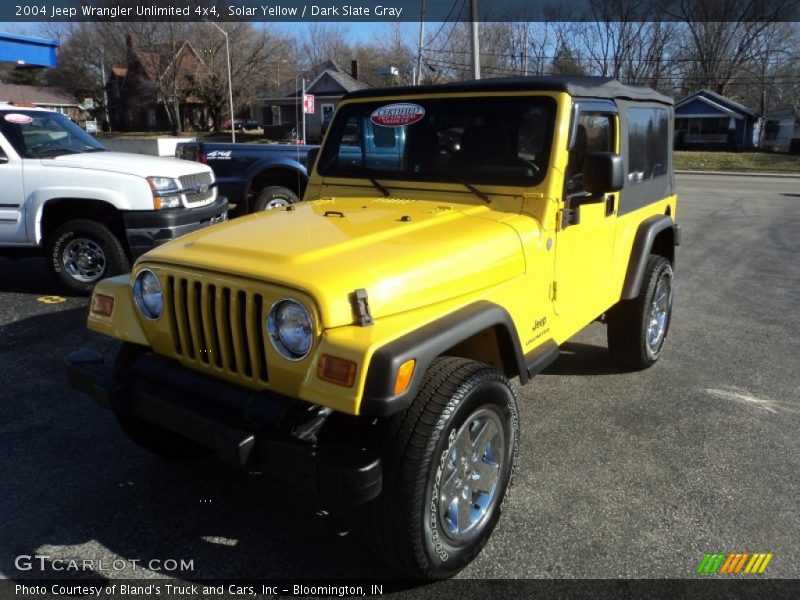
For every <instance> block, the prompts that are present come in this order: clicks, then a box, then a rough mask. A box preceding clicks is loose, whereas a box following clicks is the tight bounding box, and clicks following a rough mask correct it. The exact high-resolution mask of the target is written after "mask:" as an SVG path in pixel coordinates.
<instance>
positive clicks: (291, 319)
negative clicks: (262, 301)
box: [267, 298, 314, 360]
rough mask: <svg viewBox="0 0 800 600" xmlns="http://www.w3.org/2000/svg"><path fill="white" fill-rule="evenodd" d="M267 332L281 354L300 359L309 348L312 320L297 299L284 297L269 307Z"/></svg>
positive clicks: (305, 354) (292, 358) (290, 358)
mask: <svg viewBox="0 0 800 600" xmlns="http://www.w3.org/2000/svg"><path fill="white" fill-rule="evenodd" d="M267 333H268V334H269V339H270V340H272V345H273V346H275V349H276V350H277V351H278V352H279V353H280V355H281V356H283V357H284V358H288V359H289V360H301V359H303V358H305V357H306V356H307V355H308V352H309V350H311V342H312V341H313V336H314V321H313V319H312V318H311V314H310V313H309V312H308V310H307V309H306V307H305V306H303V305H302V304H300V303H299V302H298V301H297V300H292V299H291V298H284V299H283V300H278V301H277V302H276V303H275V304H273V305H272V307H271V308H270V309H269V315H268V316H267Z"/></svg>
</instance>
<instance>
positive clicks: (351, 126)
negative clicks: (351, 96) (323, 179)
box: [336, 115, 363, 167]
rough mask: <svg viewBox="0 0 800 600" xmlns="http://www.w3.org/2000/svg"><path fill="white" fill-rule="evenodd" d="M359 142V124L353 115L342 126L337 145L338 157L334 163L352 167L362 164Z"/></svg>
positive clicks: (360, 136) (360, 138)
mask: <svg viewBox="0 0 800 600" xmlns="http://www.w3.org/2000/svg"><path fill="white" fill-rule="evenodd" d="M361 140H362V135H361V123H360V122H359V119H358V117H357V116H355V115H353V116H351V117H350V118H349V119H347V122H346V123H345V125H344V132H343V133H342V138H341V142H340V145H339V153H338V154H339V155H338V157H337V161H336V162H337V164H338V165H339V166H342V167H352V166H359V165H361V164H362V161H363V155H362V154H363V153H362V148H361Z"/></svg>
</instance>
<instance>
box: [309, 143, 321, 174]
mask: <svg viewBox="0 0 800 600" xmlns="http://www.w3.org/2000/svg"><path fill="white" fill-rule="evenodd" d="M318 156H319V148H314V149H313V150H309V151H308V154H306V172H307V173H308V174H309V175H311V171H313V170H314V163H315V162H317V157H318Z"/></svg>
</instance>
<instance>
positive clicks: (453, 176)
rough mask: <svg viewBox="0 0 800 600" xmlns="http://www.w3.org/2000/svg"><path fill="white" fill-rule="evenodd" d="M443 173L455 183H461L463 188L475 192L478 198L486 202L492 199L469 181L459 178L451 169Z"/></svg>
mask: <svg viewBox="0 0 800 600" xmlns="http://www.w3.org/2000/svg"><path fill="white" fill-rule="evenodd" d="M444 174H445V175H447V176H448V177H449V178H450V179H452V180H453V181H455V182H456V183H460V184H461V185H463V186H464V187H465V188H467V189H468V190H469V191H470V192H472V193H473V194H475V195H476V196H477V197H478V198H480V199H481V200H483V201H484V202H487V203H488V202H491V201H492V200H491V198H489V196H488V195H487V194H486V193H485V192H482V191H480V190H479V189H478V188H476V187H475V186H474V185H472V184H471V183H470V182H468V181H464V180H463V179H461V177H459V176H458V175H456V174H455V173H453V172H451V171H445V172H444Z"/></svg>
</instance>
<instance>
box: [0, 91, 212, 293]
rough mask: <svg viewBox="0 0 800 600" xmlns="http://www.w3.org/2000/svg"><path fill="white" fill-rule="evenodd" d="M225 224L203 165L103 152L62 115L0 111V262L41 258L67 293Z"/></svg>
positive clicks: (2, 107)
mask: <svg viewBox="0 0 800 600" xmlns="http://www.w3.org/2000/svg"><path fill="white" fill-rule="evenodd" d="M227 214H228V201H227V199H226V198H224V197H222V196H218V194H217V188H216V182H215V180H214V174H213V173H212V171H211V169H210V168H209V167H208V166H206V165H202V164H199V163H196V162H195V163H192V162H188V161H183V160H178V159H173V158H157V157H150V156H142V155H138V154H123V153H119V152H109V151H108V150H106V149H105V148H104V147H103V145H102V144H101V143H100V142H99V141H97V140H96V139H95V138H94V137H92V136H91V135H89V134H88V133H86V132H85V131H83V130H82V129H81V128H80V127H78V126H77V125H75V124H74V123H73V122H72V121H70V120H69V119H68V118H66V117H65V116H64V115H61V114H59V113H55V112H51V111H47V110H43V109H38V108H34V107H30V106H21V105H18V104H17V105H14V104H0V256H8V257H12V258H14V257H20V256H29V255H31V254H36V253H38V254H42V253H44V254H45V255H46V257H47V261H48V263H49V265H50V268H51V269H52V271H53V272H54V273H55V275H56V277H57V278H58V279H59V280H60V281H61V283H62V284H64V286H66V287H67V288H68V289H69V290H71V291H73V292H79V293H84V292H87V291H89V290H91V288H92V287H93V286H94V284H95V283H96V282H97V281H99V280H100V279H103V278H106V277H109V276H112V275H116V274H119V273H125V272H127V271H129V270H130V265H131V263H132V262H133V261H134V260H135V259H136V258H137V257H138V256H140V255H141V254H144V253H145V252H146V251H147V250H149V249H150V248H152V247H154V246H157V245H159V244H161V243H164V242H167V241H169V240H171V239H174V238H176V237H179V236H181V235H183V234H185V233H189V232H190V231H194V230H196V229H199V228H200V227H204V226H207V225H212V224H214V223H216V222H219V221H224V220H225V219H226V218H227Z"/></svg>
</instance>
